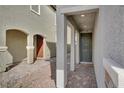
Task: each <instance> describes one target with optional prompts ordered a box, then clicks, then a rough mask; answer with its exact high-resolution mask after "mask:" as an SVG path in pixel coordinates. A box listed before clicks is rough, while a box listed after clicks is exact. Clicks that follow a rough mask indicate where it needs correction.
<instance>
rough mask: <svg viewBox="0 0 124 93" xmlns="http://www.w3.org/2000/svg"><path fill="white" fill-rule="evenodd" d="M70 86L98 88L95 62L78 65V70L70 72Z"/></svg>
mask: <svg viewBox="0 0 124 93" xmlns="http://www.w3.org/2000/svg"><path fill="white" fill-rule="evenodd" d="M67 87H68V88H96V87H97V85H96V78H95V73H94V68H93V64H79V65H76V70H75V71H74V72H70V74H69V77H68V84H67Z"/></svg>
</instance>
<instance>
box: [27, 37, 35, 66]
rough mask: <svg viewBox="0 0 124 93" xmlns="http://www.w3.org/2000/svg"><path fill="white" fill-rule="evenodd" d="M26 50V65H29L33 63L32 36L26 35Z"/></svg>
mask: <svg viewBox="0 0 124 93" xmlns="http://www.w3.org/2000/svg"><path fill="white" fill-rule="evenodd" d="M26 48H27V63H29V64H31V63H33V62H34V46H33V35H28V37H27V47H26Z"/></svg>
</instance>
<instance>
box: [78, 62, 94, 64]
mask: <svg viewBox="0 0 124 93" xmlns="http://www.w3.org/2000/svg"><path fill="white" fill-rule="evenodd" d="M80 64H93V62H80Z"/></svg>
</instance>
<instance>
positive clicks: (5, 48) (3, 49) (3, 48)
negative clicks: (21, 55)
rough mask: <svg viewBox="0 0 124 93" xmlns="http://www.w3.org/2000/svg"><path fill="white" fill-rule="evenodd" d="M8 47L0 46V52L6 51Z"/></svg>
mask: <svg viewBox="0 0 124 93" xmlns="http://www.w3.org/2000/svg"><path fill="white" fill-rule="evenodd" d="M7 49H8V47H7V46H0V52H5V51H7Z"/></svg>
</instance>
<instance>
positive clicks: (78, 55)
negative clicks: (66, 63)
mask: <svg viewBox="0 0 124 93" xmlns="http://www.w3.org/2000/svg"><path fill="white" fill-rule="evenodd" d="M79 35H80V33H79V32H78V31H76V40H75V41H76V64H79V63H80V53H79V46H80V45H79V40H80V39H79Z"/></svg>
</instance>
